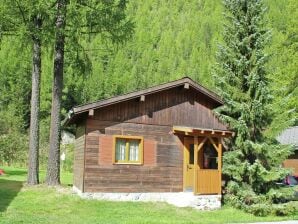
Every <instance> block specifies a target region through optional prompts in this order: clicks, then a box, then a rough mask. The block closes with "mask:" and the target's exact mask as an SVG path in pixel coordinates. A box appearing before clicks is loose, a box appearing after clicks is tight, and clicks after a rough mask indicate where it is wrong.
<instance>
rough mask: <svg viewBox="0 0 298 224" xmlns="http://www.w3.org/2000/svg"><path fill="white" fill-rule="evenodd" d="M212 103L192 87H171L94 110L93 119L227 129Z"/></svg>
mask: <svg viewBox="0 0 298 224" xmlns="http://www.w3.org/2000/svg"><path fill="white" fill-rule="evenodd" d="M215 106H216V105H215V103H214V102H213V101H211V100H210V99H208V98H207V97H206V96H205V95H203V94H200V93H198V92H196V91H194V90H192V89H188V90H185V89H183V88H178V87H177V88H174V89H170V90H166V91H163V92H159V93H155V94H151V95H148V96H146V98H145V101H144V102H142V101H140V99H132V100H129V101H126V102H122V103H118V104H114V105H111V106H107V107H104V108H101V109H97V110H95V111H94V112H95V114H94V119H99V120H102V121H115V122H131V123H141V124H155V125H170V126H173V125H181V126H195V127H200V128H206V129H207V128H210V129H211V128H212V129H220V130H226V129H227V127H226V126H225V125H223V124H222V123H221V122H220V121H219V120H218V119H217V118H216V117H215V116H214V114H213V112H212V109H213V108H214V107H215Z"/></svg>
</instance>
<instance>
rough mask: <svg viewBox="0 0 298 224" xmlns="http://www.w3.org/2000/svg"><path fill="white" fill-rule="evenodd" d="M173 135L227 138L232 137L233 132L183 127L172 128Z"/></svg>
mask: <svg viewBox="0 0 298 224" xmlns="http://www.w3.org/2000/svg"><path fill="white" fill-rule="evenodd" d="M173 133H174V134H183V135H189V136H213V137H221V138H228V137H231V136H234V132H232V131H228V130H215V129H207V128H199V127H185V126H173Z"/></svg>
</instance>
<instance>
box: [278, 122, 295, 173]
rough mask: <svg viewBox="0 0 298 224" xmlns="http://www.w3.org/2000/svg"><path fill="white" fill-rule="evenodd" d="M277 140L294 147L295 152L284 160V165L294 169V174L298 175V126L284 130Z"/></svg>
mask: <svg viewBox="0 0 298 224" xmlns="http://www.w3.org/2000/svg"><path fill="white" fill-rule="evenodd" d="M277 141H279V142H280V143H281V144H283V145H292V146H293V147H294V153H293V154H292V155H290V156H289V158H288V159H286V160H285V161H284V162H283V167H285V168H290V169H292V170H293V175H295V176H298V126H294V127H290V128H287V129H285V130H283V131H282V132H281V133H280V135H279V136H278V137H277Z"/></svg>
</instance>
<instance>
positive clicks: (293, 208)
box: [273, 201, 298, 216]
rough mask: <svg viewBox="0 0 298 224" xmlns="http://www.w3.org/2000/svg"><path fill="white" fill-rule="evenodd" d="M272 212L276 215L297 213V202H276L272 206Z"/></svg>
mask: <svg viewBox="0 0 298 224" xmlns="http://www.w3.org/2000/svg"><path fill="white" fill-rule="evenodd" d="M273 212H274V214H275V215H278V216H288V215H294V214H297V213H298V202H296V201H290V202H288V203H284V204H278V205H274V206H273Z"/></svg>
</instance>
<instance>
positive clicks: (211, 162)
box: [203, 141, 218, 169]
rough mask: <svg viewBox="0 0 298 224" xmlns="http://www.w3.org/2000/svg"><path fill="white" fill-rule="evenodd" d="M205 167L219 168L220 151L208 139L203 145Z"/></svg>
mask: <svg viewBox="0 0 298 224" xmlns="http://www.w3.org/2000/svg"><path fill="white" fill-rule="evenodd" d="M203 168H204V169H217V168H218V153H217V151H216V149H215V148H214V146H213V145H212V144H211V143H210V142H209V141H207V142H206V143H205V144H204V146H203Z"/></svg>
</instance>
